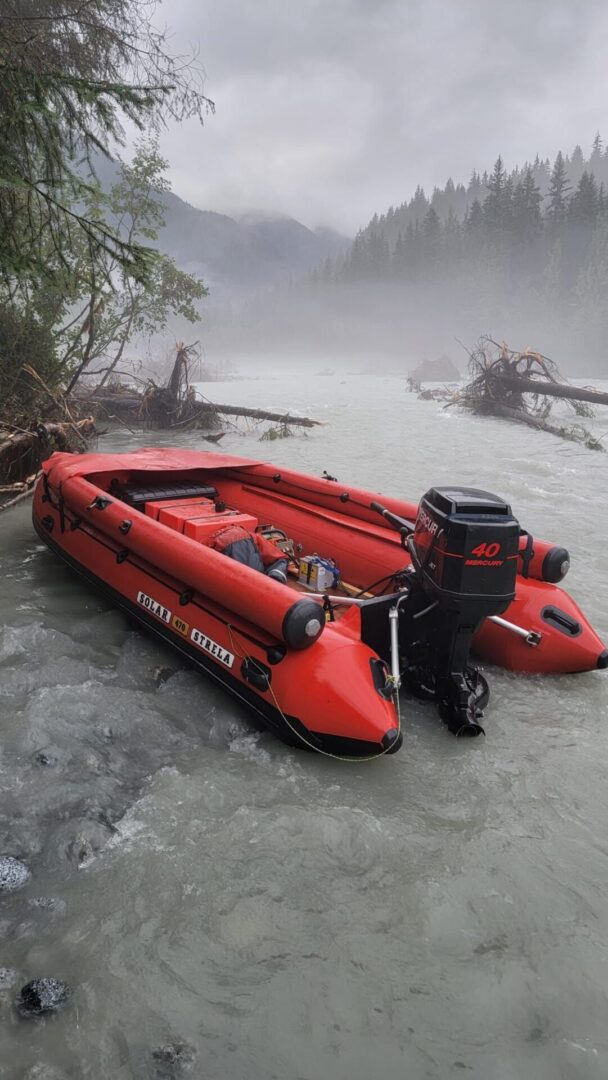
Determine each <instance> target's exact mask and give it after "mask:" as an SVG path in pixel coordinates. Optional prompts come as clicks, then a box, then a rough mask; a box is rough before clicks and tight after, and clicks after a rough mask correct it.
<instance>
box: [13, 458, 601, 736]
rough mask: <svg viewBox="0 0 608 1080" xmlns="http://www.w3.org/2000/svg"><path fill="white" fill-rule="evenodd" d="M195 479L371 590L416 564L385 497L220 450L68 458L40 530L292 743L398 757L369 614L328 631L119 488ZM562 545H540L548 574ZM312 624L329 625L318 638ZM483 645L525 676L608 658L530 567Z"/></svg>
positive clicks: (480, 636) (287, 597)
mask: <svg viewBox="0 0 608 1080" xmlns="http://www.w3.org/2000/svg"><path fill="white" fill-rule="evenodd" d="M184 477H188V478H198V479H199V480H201V479H204V480H205V482H206V483H209V484H210V485H212V486H213V488H214V490H216V491H217V493H218V500H219V502H220V503H221V504H222V505H223V504H224V503H225V504H226V505H227V506H228V507H236V508H238V510H239V512H241V513H247V514H249V515H250V516H251V519H252V520H257V521H259V522H260V523H263V522H272V523H273V525H274V526H277V527H280V528H281V529H283V530H284V531H285V532H286V533H287V534H288V535H289V536H292V537H296V538H297V540H298V543H299V545H300V546H301V547H302V550H303V551H305V552H321V553H324V554H326V555H330V556H335V558H336V562H337V563H338V565H339V566H340V568H341V571H342V578H343V580H344V581H347V582H351V583H355V584H356V586H357V588H359V587H366V588H371V589H372V591H373V590H374V589H375V585H374V583H375V582H377V581H378V579H384V580H385V581H386V580H387V578H388V579H390V578H391V575H394V574H395V573H397V572H399V571H403V570H404V569H407V568H408V567H409V565H410V558H409V554H408V552H407V551H406V550H404V548H403V545H402V544H401V542H400V538H399V536H398V535H397V534H396V533H395V532H394V531H393V530H391V529H390V528H388V527H387V526H386V524H385V522H384V520H383V519H382V518H379V516H378V514H376V513H375V512H374V511H373V509H372V508H371V505H370V504H371V503H372V502H373V501H374V500H376V499H378V497H379V496H377V495H376V494H375V493H374V492H369V491H365V490H363V489H357V488H353V487H348V486H345V485H341V484H338V483H337V482H336V481H330V480H327V479H320V478H317V477H313V476H307V475H305V474H301V473H297V472H294V471H293V470H285V469H281V470H277V469H276V468H275V467H274V466H272V465H268V464H266V463H263V462H257V461H249V460H247V459H243V458H236V457H229V456H227V455H221V454H215V453H200V452H195V451H176V450H139V451H136V452H133V453H129V454H114V455H108V454H91V455H70V454H54V455H53V456H52V457H51V458H50V459H49V460H48V461H47V462H46V463H45V465H44V475H43V477H42V479H41V481H40V482H39V484H38V485H37V488H36V492H35V495H34V502H33V518H34V525H35V527H36V529H37V531H38V533H39V535H40V537H41V539H42V540H43V541H44V542H45V543H46V544H48V546H49V547H50V548H51V549H52V550H53V551H54V552H56V554H58V555H60V556H61V557H62V558H63V559H64V561H65V562H66V563H67V564H68V565H69V566H70V567H71V568H72V569H74V570H76V571H78V572H79V573H80V574H81V576H83V577H84V578H85V579H86V580H87V581H88V582H89V583H90V584H91V585H92V586H94V587H95V588H96V589H98V590H100V591H102V592H103V593H104V594H105V595H106V596H107V597H108V598H109V599H110V601H111V602H112V603H114V604H116V605H117V606H119V607H121V608H122V609H123V610H124V611H126V612H127V613H128V614H129V615H130V616H131V617H132V618H134V619H136V620H137V621H138V622H139V623H140V624H141V625H143V626H145V627H146V628H147V629H148V630H150V631H152V632H153V633H155V634H156V635H157V636H158V637H160V638H161V639H162V640H164V641H166V642H167V643H168V644H170V645H171V646H172V647H173V648H175V649H177V650H178V651H179V652H180V654H181V655H183V656H184V657H187V658H188V660H189V661H191V662H192V663H194V664H195V665H196V666H197V667H198V668H200V669H201V670H202V671H204V672H205V673H206V674H207V675H209V676H211V678H213V679H214V680H215V681H216V682H217V683H219V684H220V685H221V686H223V687H224V688H225V689H226V690H227V691H229V692H230V693H231V694H232V695H233V696H234V697H235V698H237V699H238V700H239V701H241V702H242V703H243V704H244V705H245V706H246V707H247V708H249V709H250V710H251V711H252V712H253V713H254V714H255V715H256V717H257V718H258V719H259V720H260V721H262V722H263V723H264V724H265V725H266V726H267V727H269V728H270V729H271V730H272V731H273V732H275V733H276V734H277V735H279V736H280V737H281V738H283V739H284V740H285V741H287V742H289V743H291V744H293V745H298V746H303V747H308V748H310V749H314V750H320V751H321V752H324V753H331V754H336V755H338V756H345V757H352V756H355V757H368V756H375V755H378V754H379V755H382V754H384V753H392V752H394V751H395V750H396V749H398V748H399V746H400V745H401V742H402V738H401V731H400V718H399V715H398V702H397V700H396V698H395V695H394V692H393V690H392V687H391V683H390V680H389V679H388V678H387V675H388V672H387V668H386V664H385V662H384V660H382V659H381V658H380V655H379V654H378V652H376V651H374V648H371V647H369V645H368V644H365V642H364V640H362V637H365V634H363V633H362V621H361V614H360V610H359V608H357V607H356V606H353V607H351V608H349V609H348V610H346V609H342V610H341V611H339V617H338V618H337V620H336V621H329V622H325V616H324V613H323V611H322V609H321V607H320V605H319V603H318V602H315V601H314V600H313V599H312V598H310V597H309V596H307V595H303V594H302V592H301V591H300V592H299V593H298V592H297V591H296V590H295V586H293V585H292V587H288V586H287V585H283V584H281V583H279V582H276V581H272V580H270V579H269V578H268V577H267V576H265V575H263V574H260V573H259V572H258V571H256V570H254V569H251V568H250V567H248V566H243V565H242V564H239V563H236V562H235V561H234V560H231V559H228V558H226V556H225V555H223V554H221V553H219V552H218V551H215V550H212V548H211V547H209V546H206V545H205V544H204V543H201V542H198V541H197V539H195V538H193V536H195V533H192V532H191V533H190V534H188V528H189V523H188V521H187V520H186V518H187V517H188V515H187V513H186V512H185V511H183V510H180V509H179V507H178V509H177V511H173V512H172V513H173V517H172V518H171V520H173V525H172V526H171V527H169V526H168V525H167V524H165V523H163V520H162V514H160V512H159V514H158V515H157V516H156V517H153V516H149V515H148V512H147V511H146V510H144V511H142V510H141V509H133V508H132V507H131V506H129V505H128V504H127V503H126V502H125V501H124V500H123V499H122V497H121V496H120V495H119V496H116V495H115V494H113V493H112V491H113V488H112V485H113V484H116V483H118V482H119V481H120V482H125V481H127V480H133V479H134V478H135V479H136V480H138V481H139V482H140V483H141V482H143V480H145V481H147V482H148V484H150V483H152V484H154V483H156V484H159V483H160V482H161V481H163V480H164V481H165V482H166V481H167V478H169V479H170V480H172V481H174V482H175V480H176V478H182V479H183V478H184ZM114 490H116V489H114ZM380 498H381V499H382V502H383V504H384V505H385V506H386V507H387V508H388V509H389V510H390V511H391V512H392V513H394V514H397V515H398V516H400V517H404V518H408V519H413V518H414V517H415V515H416V512H417V504H416V503H410V502H404V501H402V500H398V499H394V498H388V497H385V496H380ZM178 503H179V500H178ZM167 505H169V504H167ZM214 508H215V509H218V507H217V506H216V505H215V504H211V509H212V510H213V509H214ZM197 513H198V510H197ZM180 514H181V517H182V518H183V521H182V524H181V525H180V524H179V521H180V520H181V519H180ZM220 516H221V515H220ZM167 520H169V518H167V517H165V521H167ZM217 520H218V521H219V520H220V518H218V519H217ZM176 522H177V524H176ZM176 530H177V531H176ZM549 549H550V545H540V544H539V545H538V551H539V552H540V554H541V555H542V558H540V556H539V557H538V558H537V564H538V567H540V568H542V565H543V563H544V561H545V554H546V551H549ZM558 550H562V549H558ZM528 570H529V567H528ZM345 611H346V613H344V612H345ZM332 619H333V613H332ZM505 620H506V623H507V626H505V625H504V621H505ZM509 623H510V624H511V626H510V628H509V625H508V624H509ZM313 624H314V626H315V627H316V628H317V629H316V630H314V632H313V635H312V637H307V635H308V634H309V631H310V627H311V626H312V625H313ZM366 640H368V641H369V640H370V639H369V636H368V637H367V638H366ZM375 647H377V646H375ZM474 648H475V651H476V653H477V655H479V656H480V657H482V658H483V659H485V660H487V661H489V662H492V663H496V664H499V665H502V666H504V667H507V668H509V669H510V670H514V671H528V672H576V671H588V670H592V669H594V668H598V667H600V668H601V667H605V666H606V665H607V664H608V653H607V652H606V650H605V649H604V646H603V643H602V641H601V640H600V638H599V637H598V635H597V634H596V633H595V631H594V630H593V628H592V627H591V626H590V624H589V622H588V621H587V619H586V618H585V616H584V614H583V613H582V611H581V610H580V609H579V608H578V606H577V605H576V604H575V602H574V601H573V600H572V598H571V597H570V596H569V595H568V594H567V593H566V592H565V591H564V590H563V589H562V588H560V587H559V586H558V585H557V584H552V583H549V582H547V581H541V580H538V579H537V578H533V577H524V576H523V575H522V574H520V575H518V577H517V585H516V596H515V599H514V601H513V602H512V603H511V605H510V606H509V608H508V609H507V610H506V611H505V612H504V618H503V623H498V624H497V623H494V622H491V621H490V620H489V619H486V620H485V621H484V622H483V623H482V625H481V627H480V628H479V630H478V632H477V634H476V635H475V637H474ZM379 651H380V653H382V655H384V656H385V657H386V650H385V649H384V650H382V649H380V650H379Z"/></svg>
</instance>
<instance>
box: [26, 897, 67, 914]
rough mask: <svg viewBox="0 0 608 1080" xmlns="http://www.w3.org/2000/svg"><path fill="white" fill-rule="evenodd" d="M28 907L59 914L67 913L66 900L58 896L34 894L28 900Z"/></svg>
mask: <svg viewBox="0 0 608 1080" xmlns="http://www.w3.org/2000/svg"><path fill="white" fill-rule="evenodd" d="M27 904H28V907H30V908H34V909H36V910H38V909H39V910H42V911H52V912H54V913H56V914H57V915H65V900H58V899H57V897H56V896H32V897H31V899H30V900H28V902H27Z"/></svg>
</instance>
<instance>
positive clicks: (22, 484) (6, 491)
mask: <svg viewBox="0 0 608 1080" xmlns="http://www.w3.org/2000/svg"><path fill="white" fill-rule="evenodd" d="M95 434H96V429H95V422H94V420H93V418H92V417H91V416H89V417H85V419H83V420H67V421H63V422H61V423H59V422H54V421H53V422H50V421H47V422H45V423H38V424H36V425H35V427H33V428H32V430H31V431H26V430H24V429H22V428H15V427H14V426H12V425H3V424H1V423H0V476H1V477H2V483H1V484H0V510H6V509H7V508H8V507H9V506H13V505H14V504H15V503H17V502H21V500H22V499H25V498H26V497H27V496H28V495H30V494H31V492H32V490H33V487H34V484H35V482H36V480H37V479H38V476H39V475H40V466H41V464H42V462H43V461H46V459H47V458H48V457H50V456H51V454H52V453H54V452H55V450H64V451H74V450H76V451H79V450H85V449H86V447H87V442H88V440H89V439H90V438H91V437H92V436H93V435H95Z"/></svg>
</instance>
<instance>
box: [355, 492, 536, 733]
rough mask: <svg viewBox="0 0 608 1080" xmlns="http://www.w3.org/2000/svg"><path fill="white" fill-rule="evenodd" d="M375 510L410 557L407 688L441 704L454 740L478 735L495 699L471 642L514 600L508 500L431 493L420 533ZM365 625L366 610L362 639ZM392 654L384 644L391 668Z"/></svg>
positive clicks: (404, 643)
mask: <svg viewBox="0 0 608 1080" xmlns="http://www.w3.org/2000/svg"><path fill="white" fill-rule="evenodd" d="M372 505H373V509H376V510H378V511H379V512H381V513H382V514H383V517H385V518H386V519H387V521H389V522H390V523H391V524H392V525H393V526H395V527H396V528H397V529H398V530H399V531H400V533H401V537H402V542H403V545H404V547H405V548H406V549H407V550H408V551H409V553H410V555H411V557H412V569H411V570H410V571H409V572H408V573H407V574H406V575H404V582H405V584H406V591H404V593H403V594H402V596H401V598H400V599H399V601H398V604H397V610H398V615H399V618H398V648H399V667H400V669H401V672H402V682H403V684H404V685H406V686H407V687H408V688H409V689H410V690H411V691H412V692H413V693H414V694H416V695H418V696H420V697H426V698H429V699H432V700H434V701H436V702H437V704H438V706H439V710H440V713H441V715H442V717H443V719H444V720H445V721H446V723H447V725H448V727H449V729H450V731H452V732H453V733H454V734H455V735H479V734H481V733H483V728H482V727H481V724H480V719H481V717H482V716H483V709H484V706H485V705H486V703H487V700H488V696H489V691H488V685H487V683H486V681H485V679H484V678H483V676H481V675H480V674H479V672H478V671H477V669H476V668H475V667H474V666H473V665H472V664H471V663H470V659H469V654H470V648H471V640H472V637H473V634H474V633H475V631H476V630H477V629H478V628H479V626H480V624H481V623H482V622H483V620H484V619H485V618H487V616H489V615H500V614H501V612H503V611H505V609H506V608H507V607H508V606H509V604H510V603H511V601H512V600H513V598H514V596H515V578H516V574H517V558H518V545H519V533H520V529H519V523H518V521H517V520H516V519H515V518H514V517H513V515H512V513H511V507H510V506H509V505H508V504H507V503H506V502H504V500H503V499H500V498H499V497H498V496H496V495H491V494H490V493H489V492H487V491H478V490H476V489H475V488H465V487H462V488H461V487H440V488H431V490H430V491H427V493H426V495H425V496H424V498H423V499H422V500H421V502H420V505H419V508H418V516H417V518H416V523H415V525H414V526H412V524H411V523H410V522H406V521H404V520H402V519H401V518H398V517H397V516H396V515H394V514H392V513H391V512H390V511H387V510H385V509H384V508H383V507H381V506H380V505H379V504H372ZM387 599H388V598H387ZM376 602H377V601H376ZM373 604H374V601H370V605H373ZM392 604H393V605H394V604H395V598H394V596H393V598H392ZM385 610H386V609H385ZM393 611H394V606H393ZM369 614H370V615H372V611H371V610H370V612H369ZM378 614H379V611H378ZM366 622H368V619H366V617H365V613H364V611H363V610H362V631H363V633H364V636H365V624H366ZM370 629H371V627H370ZM376 644H379V642H377V643H376ZM393 651H394V649H393ZM386 652H387V649H386V644H385V647H384V648H383V650H382V652H381V653H380V655H383V656H384V659H387V660H388V657H387V655H386ZM393 659H394V657H393Z"/></svg>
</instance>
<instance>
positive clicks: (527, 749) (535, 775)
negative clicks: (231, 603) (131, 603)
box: [0, 372, 608, 1080]
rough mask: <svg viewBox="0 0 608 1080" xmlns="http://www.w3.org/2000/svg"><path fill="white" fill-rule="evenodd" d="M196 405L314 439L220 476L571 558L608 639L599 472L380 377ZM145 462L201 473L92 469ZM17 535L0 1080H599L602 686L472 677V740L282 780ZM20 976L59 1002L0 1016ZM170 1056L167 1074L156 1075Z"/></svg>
mask: <svg viewBox="0 0 608 1080" xmlns="http://www.w3.org/2000/svg"><path fill="white" fill-rule="evenodd" d="M203 389H204V392H205V393H206V394H208V395H209V396H210V397H213V398H215V400H219V401H226V400H229V401H232V402H235V403H238V402H243V403H245V402H247V403H251V404H253V405H259V406H267V407H270V408H272V407H279V408H284V407H285V405H286V403H288V402H289V403H290V404H291V405H292V407H296V408H297V409H298V410H300V411H301V412H303V413H307V414H309V415H314V416H317V417H318V418H320V419H322V420H325V421H327V426H326V427H322V428H318V429H315V430H314V431H312V432H310V433H309V435H308V437H306V436H304V435H302V434H300V435H298V436H296V437H295V438H292V439H285V440H281V441H276V442H273V443H268V442H259V441H258V440H259V434H260V431H259V429H258V430H251V431H250V432H248V433H247V434H242V433H240V434H239V433H231V434H229V435H227V436H226V438H225V439H224V441H223V443H222V449H224V450H225V452H227V453H236V454H242V455H246V456H251V457H257V458H262V459H265V460H274V461H276V462H277V463H278V464H284V465H289V466H292V467H297V468H299V469H302V470H303V471H310V472H314V473H317V474H320V473H321V472H322V470H323V469H328V470H329V471H330V472H331V473H333V474H334V475H336V476H338V477H339V478H340V480H342V481H344V482H346V483H355V484H358V485H360V486H365V487H369V488H372V489H374V490H379V491H383V492H385V493H390V494H394V495H401V496H404V497H406V498H417V497H419V496H420V495H421V494H422V493H423V492H424V491H425V490H426V489H427V488H428V487H430V486H431V485H432V484H437V483H445V482H464V483H468V484H474V485H477V486H480V487H486V488H488V489H489V490H494V491H496V492H497V493H499V494H502V495H503V496H505V497H507V498H508V499H509V500H510V501H511V502H512V505H513V508H514V510H515V513H516V514H517V516H518V517H519V519H520V521H521V522H522V524H523V525H525V526H526V527H527V528H529V529H530V530H531V531H532V532H535V533H536V534H537V535H539V536H542V537H544V538H546V539H551V540H554V541H555V542H557V543H561V544H564V545H565V546H566V547H568V548H570V551H571V555H572V569H571V571H570V575H569V577H568V579H567V585H568V588H569V590H570V592H571V593H572V594H573V596H574V597H575V598H576V600H577V601H578V602H579V603H580V604H581V605H582V607H583V608H584V610H585V612H586V614H587V615H588V617H589V618H590V619H591V621H592V622H593V624H594V625H595V626H596V628H597V630H598V631H599V632H600V633H602V634H603V636H604V637H605V638H608V577H607V575H606V574H605V573H604V568H605V551H604V544H605V538H606V537H607V536H608V500H607V499H606V487H607V484H606V480H607V477H608V459H606V457H605V456H604V455H601V454H598V453H593V452H591V451H588V450H586V449H585V448H583V447H581V446H577V445H572V444H567V443H564V442H561V441H560V440H558V439H556V438H555V437H553V436H550V435H545V434H541V433H538V432H534V431H530V430H527V429H520V428H518V427H513V426H511V425H510V424H508V423H507V422H502V421H495V420H482V419H475V418H471V417H465V416H459V415H456V414H452V413H450V412H448V413H446V412H444V411H442V409H441V407H440V406H439V405H437V404H436V403H433V402H421V401H418V400H417V399H416V398H415V397H414V396H413V395H408V394H407V393H406V392H405V387H404V380H403V379H398V378H396V377H389V376H387V377H382V378H377V379H376V378H374V377H372V376H360V375H350V374H335V375H333V376H325V377H323V376H316V377H314V376H312V375H310V374H308V373H296V372H291V373H289V374H288V375H280V376H268V377H264V378H260V379H258V380H252V381H243V382H233V383H229V384H214V385H212V384H206V385H205V386H204V387H203ZM594 423H595V429H596V430H597V432H598V433H601V432H602V428H601V423H600V422H599V421H596V422H594ZM151 442H156V443H161V442H163V443H164V444H166V445H168V444H170V443H172V444H174V445H175V444H178V443H179V445H184V446H202V448H205V447H208V444H205V443H202V444H201V442H200V438H199V437H198V436H197V435H196V434H184V435H182V436H180V437H179V439H178V438H176V437H173V438H171V439H169V438H168V437H167V435H166V434H165V435H164V436H162V437H157V436H154V435H151V434H150V433H147V434H145V435H142V436H141V437H139V436H137V437H136V438H133V437H132V436H130V435H129V434H128V433H127V432H126V431H120V432H118V433H114V434H113V435H108V436H106V437H105V438H104V439H103V440H102V441H101V443H100V447H101V448H103V449H121V450H126V449H128V448H129V447H131V446H133V445H134V444H136V443H139V444H141V445H149V444H150V443H151ZM29 515H30V507H29V505H24V506H20V507H17V508H15V509H14V510H13V511H11V512H9V513H6V514H4V515H2V516H1V519H0V570H1V582H2V586H1V594H0V623H1V624H3V626H2V630H1V631H0V813H1V818H0V854H7V855H14V856H17V857H19V858H21V859H23V860H24V861H25V862H26V864H27V865H28V867H29V869H30V870H31V877H30V879H29V881H28V882H27V884H26V885H25V886H24V887H23V888H22V889H20V890H18V891H15V892H13V893H4V894H3V893H0V968H2V967H6V968H8V969H10V971H9V972H8V973H4V974H3V973H2V972H0V1077H1V1078H2V1080H17V1078H19V1080H20V1078H22V1077H27V1078H28V1080H34V1078H37V1080H43V1078H45V1080H66V1078H92V1080H93V1078H94V1080H102V1078H103V1080H105V1078H112V1080H123V1078H125V1080H127V1078H131V1077H134V1078H136V1080H140V1078H141V1080H144V1078H155V1077H160V1076H167V1077H168V1076H174V1077H178V1076H182V1075H183V1076H191V1077H196V1078H200V1080H275V1078H276V1080H343V1078H344V1080H372V1078H373V1080H375V1078H378V1080H422V1078H425V1080H426V1078H428V1080H436V1078H441V1080H443V1078H452V1077H470V1078H471V1080H560V1078H563V1080H605V1078H606V1077H607V1076H608V833H607V828H606V826H607V822H608V785H607V783H606V775H607V773H608V673H606V672H605V673H601V672H594V673H591V674H586V675H580V676H573V677H566V676H560V677H530V676H517V675H513V674H508V673H505V672H502V671H499V670H490V672H489V678H490V681H491V689H492V698H491V702H490V707H489V709H488V712H487V715H486V730H487V737H486V738H485V739H483V738H480V739H477V740H472V741H470V740H464V741H458V740H456V739H454V738H453V737H452V736H450V735H449V734H448V733H447V731H446V730H445V729H444V728H443V727H442V726H441V724H440V722H439V720H438V717H437V714H436V712H435V711H434V710H433V709H432V708H429V707H426V706H424V705H423V704H421V703H418V702H414V701H411V700H409V699H407V698H406V697H403V699H402V712H403V718H404V728H405V739H404V745H403V749H402V750H401V752H400V753H399V754H397V755H396V756H394V757H388V758H383V759H381V760H379V761H375V762H373V763H357V764H352V763H351V764H342V763H340V762H335V761H331V760H327V759H323V758H319V757H315V756H313V755H309V754H306V753H299V752H295V751H293V750H290V749H288V748H286V747H284V746H283V745H281V744H280V743H279V742H277V741H275V740H274V739H273V737H272V736H270V735H269V734H266V733H263V732H260V731H258V730H256V729H255V728H254V727H253V725H252V723H251V721H250V719H249V717H248V715H247V714H246V713H245V712H244V711H243V710H242V709H241V708H240V707H239V706H238V705H236V704H235V703H234V702H233V701H232V700H231V699H230V698H229V697H228V696H226V695H225V694H224V693H223V692H221V691H220V690H218V689H216V688H214V687H213V686H212V685H211V684H210V683H209V682H206V681H205V679H204V678H203V677H202V676H199V675H197V674H195V673H194V672H192V671H190V670H188V669H187V668H185V667H183V666H182V664H181V662H180V661H179V660H176V658H175V657H174V656H173V654H172V653H171V652H170V651H168V650H167V649H165V648H164V647H161V646H160V645H158V644H156V643H155V642H154V641H153V640H151V639H150V638H148V637H146V636H145V635H144V634H142V633H140V632H139V631H137V630H135V629H134V628H133V627H132V626H131V625H130V624H129V622H128V621H127V620H126V618H125V617H123V615H121V614H119V613H118V612H116V611H114V610H112V609H111V608H110V607H109V606H108V605H107V604H106V603H105V602H104V601H103V600H100V599H99V598H98V597H97V596H96V595H95V594H93V593H91V592H90V591H89V590H88V589H87V588H86V587H85V586H84V585H83V584H82V583H81V582H80V581H79V580H77V579H76V578H74V577H73V576H71V575H70V573H69V572H68V571H67V570H66V569H64V568H63V567H62V566H61V565H59V564H58V561H57V560H56V559H55V558H54V557H53V556H52V555H51V554H50V553H49V552H47V551H46V550H45V549H44V548H43V546H42V545H41V544H40V543H39V542H38V539H37V538H36V537H35V535H34V534H33V532H32V529H31V524H30V517H29ZM40 898H45V900H44V903H40ZM51 901H52V902H51ZM41 975H48V976H54V977H56V978H59V979H63V980H65V981H67V982H68V983H69V984H70V986H71V987H72V989H73V994H72V998H71V1000H70V1002H69V1003H68V1005H67V1006H65V1007H64V1008H63V1009H62V1010H60V1011H59V1012H57V1013H56V1014H55V1015H52V1016H49V1018H47V1019H40V1020H25V1019H22V1018H20V1017H19V1016H18V1014H17V1013H16V1011H15V1009H14V1006H13V1000H14V997H15V992H16V990H17V989H18V988H19V987H20V986H21V985H22V984H23V983H26V982H27V981H28V980H30V979H32V978H35V977H37V976H41ZM11 982H12V983H13V985H12V986H11V985H9V984H11ZM170 1043H174V1044H179V1046H181V1047H182V1051H181V1054H180V1057H181V1059H182V1061H183V1063H184V1065H183V1068H182V1069H181V1071H180V1067H176V1068H175V1069H174V1070H173V1071H171V1068H170V1067H169V1066H168V1065H167V1064H166V1063H165V1064H163V1063H162V1062H161V1061H160V1060H159V1059H158V1057H156V1058H155V1057H153V1051H154V1049H155V1048H158V1047H159V1046H163V1045H165V1044H170Z"/></svg>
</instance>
